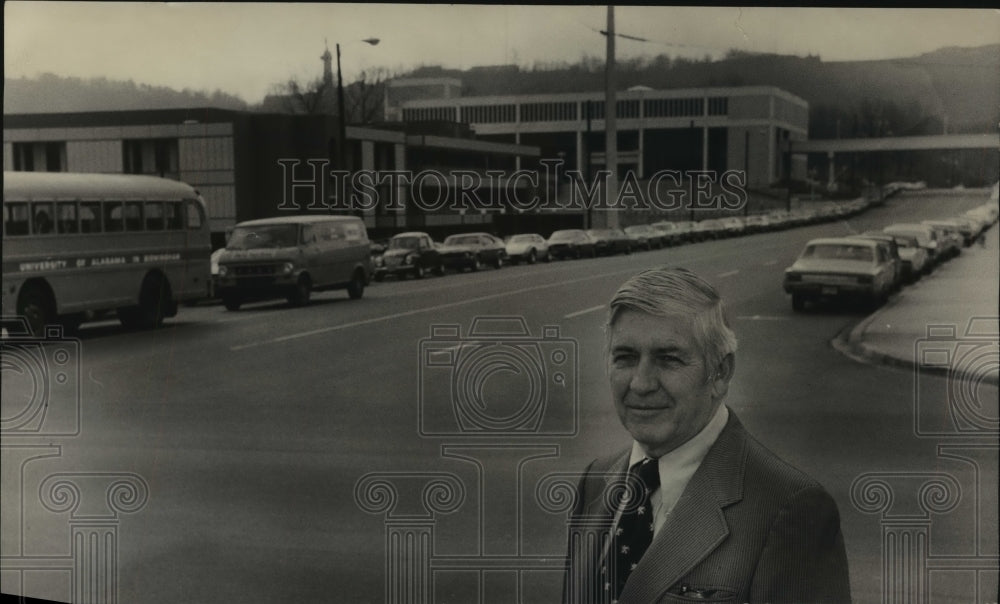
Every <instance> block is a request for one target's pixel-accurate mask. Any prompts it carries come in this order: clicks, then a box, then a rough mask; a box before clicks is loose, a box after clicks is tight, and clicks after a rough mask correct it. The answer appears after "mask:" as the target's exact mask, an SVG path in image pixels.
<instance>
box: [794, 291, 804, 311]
mask: <svg viewBox="0 0 1000 604" xmlns="http://www.w3.org/2000/svg"><path fill="white" fill-rule="evenodd" d="M805 309H806V299H805V296H803V295H802V294H792V310H794V311H803V310H805Z"/></svg>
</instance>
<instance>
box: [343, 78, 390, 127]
mask: <svg viewBox="0 0 1000 604" xmlns="http://www.w3.org/2000/svg"><path fill="white" fill-rule="evenodd" d="M391 77H392V76H391V74H390V72H389V70H388V69H386V68H384V67H375V68H372V69H366V70H364V71H362V72H361V74H360V75H359V76H358V79H357V81H355V82H354V83H352V84H350V85H349V86H347V87H346V88H345V90H344V104H345V105H346V107H345V111H346V112H347V121H348V122H350V123H353V124H371V123H373V122H378V121H381V120H382V115H383V110H384V107H383V104H384V95H385V82H386V80H388V79H390V78H391Z"/></svg>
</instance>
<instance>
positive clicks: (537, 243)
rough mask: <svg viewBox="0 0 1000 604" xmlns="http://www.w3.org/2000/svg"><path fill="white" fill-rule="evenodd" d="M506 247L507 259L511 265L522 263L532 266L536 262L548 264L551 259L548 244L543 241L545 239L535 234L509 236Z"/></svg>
mask: <svg viewBox="0 0 1000 604" xmlns="http://www.w3.org/2000/svg"><path fill="white" fill-rule="evenodd" d="M506 247H507V259H508V260H510V262H511V263H517V262H521V261H524V262H527V263H528V264H534V263H535V262H536V261H538V260H544V261H546V262H548V261H549V260H550V259H551V258H550V256H549V242H548V241H546V240H545V237H542V236H541V235H539V234H537V233H522V234H519V235H511V237H510V238H509V239H507V246H506Z"/></svg>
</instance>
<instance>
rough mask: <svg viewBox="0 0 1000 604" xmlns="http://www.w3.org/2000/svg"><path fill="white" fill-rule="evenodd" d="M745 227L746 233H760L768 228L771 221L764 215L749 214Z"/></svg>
mask: <svg viewBox="0 0 1000 604" xmlns="http://www.w3.org/2000/svg"><path fill="white" fill-rule="evenodd" d="M745 225H746V230H747V232H748V233H760V232H762V231H767V230H768V229H769V228H770V226H771V221H770V219H769V218H768V217H767V215H766V214H751V215H750V216H747V218H746V221H745Z"/></svg>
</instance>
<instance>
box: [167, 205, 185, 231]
mask: <svg viewBox="0 0 1000 604" xmlns="http://www.w3.org/2000/svg"><path fill="white" fill-rule="evenodd" d="M166 210H167V230H168V231H180V230H181V229H183V228H184V227H183V226H182V221H181V204H180V203H179V202H176V201H168V202H167V205H166Z"/></svg>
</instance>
